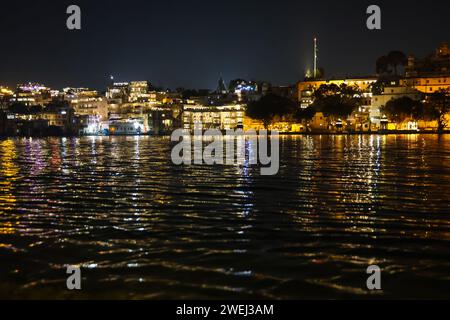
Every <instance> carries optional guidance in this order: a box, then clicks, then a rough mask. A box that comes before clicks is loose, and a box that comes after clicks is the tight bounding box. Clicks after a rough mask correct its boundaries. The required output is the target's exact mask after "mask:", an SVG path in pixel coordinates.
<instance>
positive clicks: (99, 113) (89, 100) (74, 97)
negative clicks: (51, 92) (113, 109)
mask: <svg viewBox="0 0 450 320" xmlns="http://www.w3.org/2000/svg"><path fill="white" fill-rule="evenodd" d="M63 91H64V99H65V100H67V101H68V102H69V103H70V105H71V106H72V107H73V109H74V111H75V114H76V115H80V116H96V117H98V118H100V119H102V120H107V119H108V103H107V101H106V99H105V98H104V97H101V96H99V94H98V92H97V91H95V90H90V89H86V88H65V89H64V90H63Z"/></svg>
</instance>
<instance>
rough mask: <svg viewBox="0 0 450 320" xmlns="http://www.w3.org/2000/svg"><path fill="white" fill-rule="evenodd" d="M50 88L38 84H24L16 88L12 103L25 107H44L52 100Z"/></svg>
mask: <svg viewBox="0 0 450 320" xmlns="http://www.w3.org/2000/svg"><path fill="white" fill-rule="evenodd" d="M50 91H51V90H50V88H47V87H45V86H44V85H41V84H38V83H31V82H29V83H26V84H20V85H18V86H17V90H16V92H15V93H14V97H13V98H12V101H14V102H19V103H23V104H24V105H26V106H35V105H41V106H43V105H45V104H47V103H49V102H50V101H51V100H52V96H51V93H50Z"/></svg>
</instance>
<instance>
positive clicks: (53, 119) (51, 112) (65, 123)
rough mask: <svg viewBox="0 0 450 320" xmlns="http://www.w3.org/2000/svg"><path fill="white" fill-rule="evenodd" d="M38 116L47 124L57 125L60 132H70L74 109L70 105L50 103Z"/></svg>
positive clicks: (72, 126) (73, 121)
mask: <svg viewBox="0 0 450 320" xmlns="http://www.w3.org/2000/svg"><path fill="white" fill-rule="evenodd" d="M40 117H41V118H42V119H44V120H47V121H48V125H49V126H52V127H57V128H58V129H59V130H60V131H61V133H64V134H70V133H72V130H73V128H74V125H75V115H74V110H73V108H71V107H65V106H61V107H60V106H53V105H50V106H48V107H46V108H44V110H43V111H42V113H41V115H40Z"/></svg>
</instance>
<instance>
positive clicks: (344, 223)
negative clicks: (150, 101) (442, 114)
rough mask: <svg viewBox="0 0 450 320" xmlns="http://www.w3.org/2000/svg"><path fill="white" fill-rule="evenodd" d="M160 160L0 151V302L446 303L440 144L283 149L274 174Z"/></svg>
mask: <svg viewBox="0 0 450 320" xmlns="http://www.w3.org/2000/svg"><path fill="white" fill-rule="evenodd" d="M171 146H172V145H171V144H170V142H169V138H166V137H85V138H47V139H36V138H34V139H28V138H23V139H20V138H18V139H3V140H0V298H7V299H9V298H45V299H52V298H134V299H166V298H168V299H174V298H179V299H185V298H187V299H194V298H206V299H210V298H217V299H219V298H234V299H241V298H256V299H297V298H372V297H375V298H377V297H384V298H394V297H395V298H450V208H449V203H450V201H449V200H450V136H449V135H447V136H440V137H439V136H437V135H388V136H378V135H372V136H371V135H361V136H359V135H352V136H283V137H281V141H280V152H281V157H280V158H281V163H280V171H279V174H278V175H276V176H261V175H260V170H259V168H258V167H257V166H255V167H250V166H243V167H239V166H175V165H173V164H172V162H171V159H170V152H171ZM373 264H377V265H379V266H380V267H381V269H382V288H383V291H380V292H370V291H368V290H367V287H366V280H367V278H368V275H367V274H366V269H367V267H368V266H369V265H373ZM66 265H82V277H83V282H82V290H81V291H80V292H71V291H68V290H67V289H66V277H67V275H66V267H65V266H66Z"/></svg>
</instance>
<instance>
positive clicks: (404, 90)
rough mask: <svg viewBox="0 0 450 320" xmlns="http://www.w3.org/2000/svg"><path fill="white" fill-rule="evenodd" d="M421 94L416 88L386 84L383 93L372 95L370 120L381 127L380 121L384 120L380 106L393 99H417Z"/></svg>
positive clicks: (420, 97)
mask: <svg viewBox="0 0 450 320" xmlns="http://www.w3.org/2000/svg"><path fill="white" fill-rule="evenodd" d="M422 96H423V94H422V93H421V92H419V91H418V90H416V89H413V88H410V87H406V86H388V87H385V88H384V91H383V94H381V95H374V96H373V97H372V104H371V106H370V121H371V123H372V124H374V125H375V126H376V127H377V128H381V127H382V122H383V121H386V120H385V118H383V115H382V114H381V108H382V107H384V106H386V104H387V103H388V102H389V101H391V100H394V99H399V98H404V97H408V98H410V99H412V100H416V101H419V100H421V99H422Z"/></svg>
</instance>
